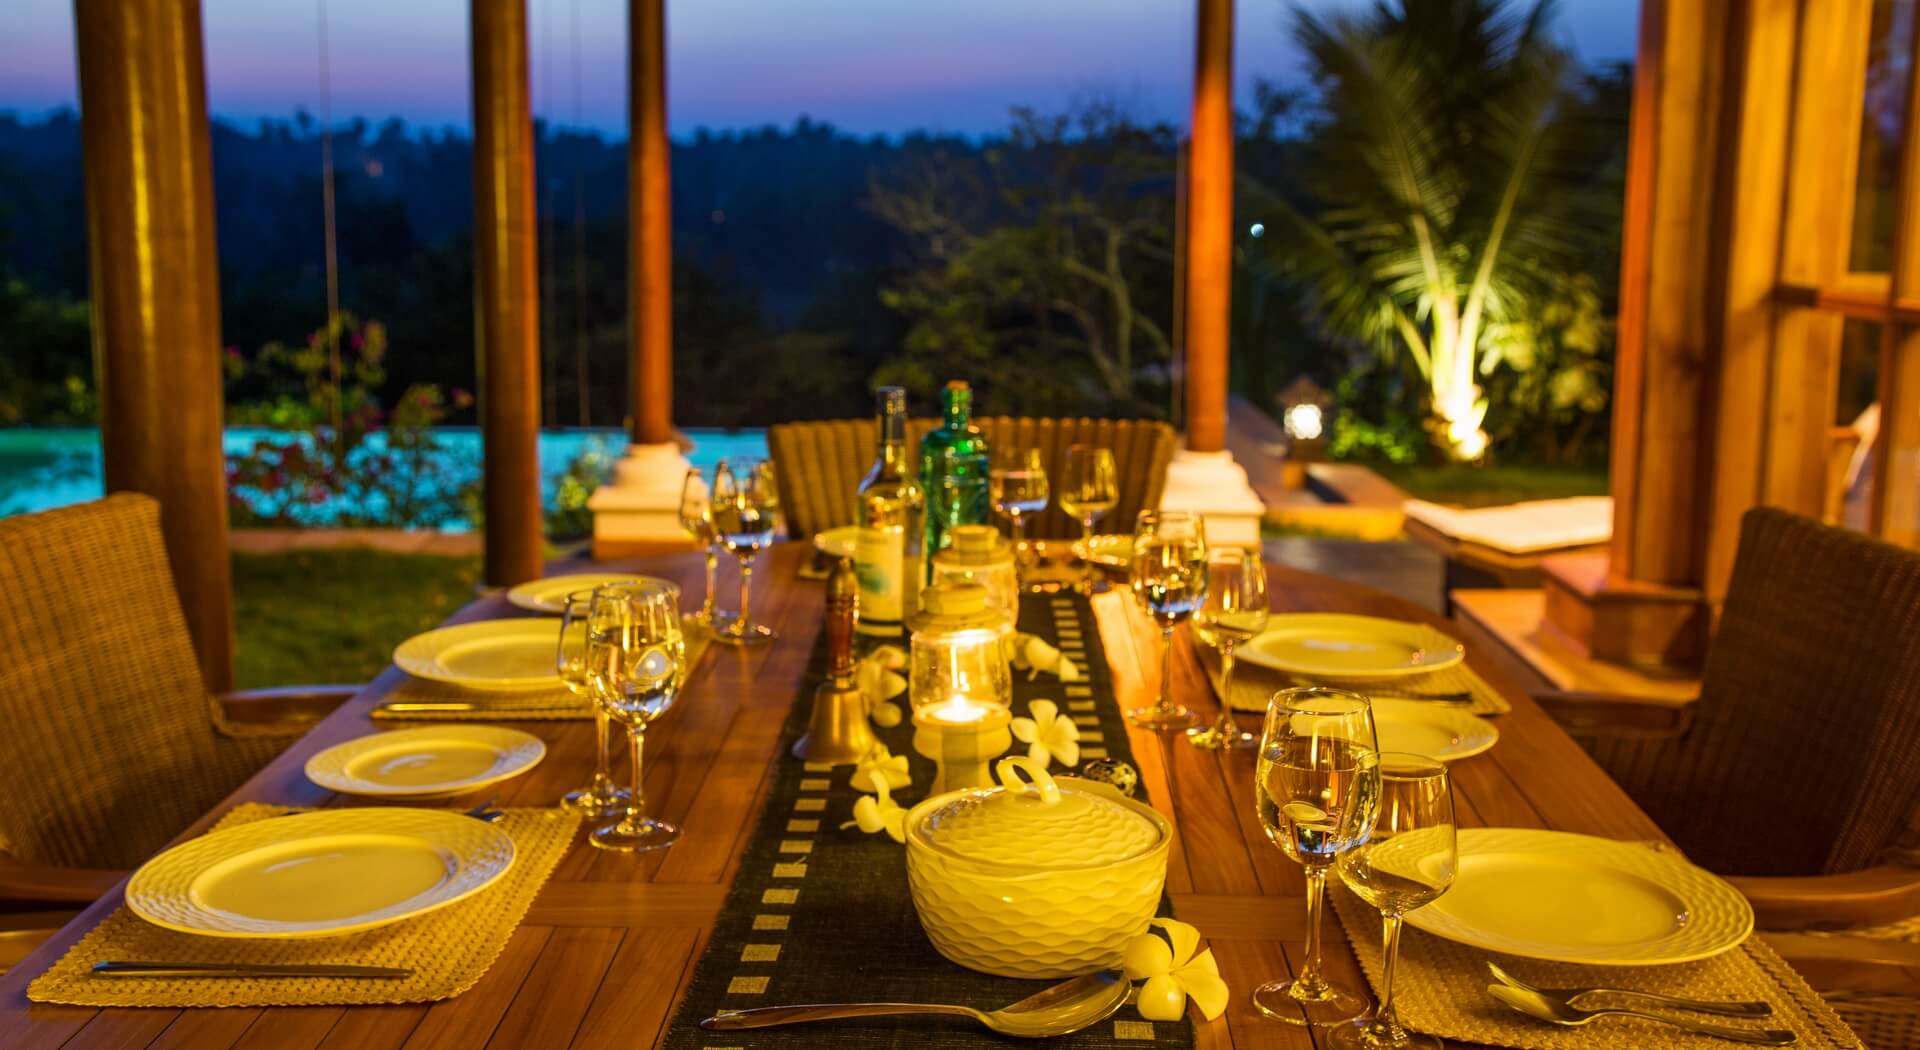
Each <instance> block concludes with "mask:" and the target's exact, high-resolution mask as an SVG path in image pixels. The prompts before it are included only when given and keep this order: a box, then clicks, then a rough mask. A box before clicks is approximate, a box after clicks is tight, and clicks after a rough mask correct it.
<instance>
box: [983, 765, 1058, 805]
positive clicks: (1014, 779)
mask: <svg viewBox="0 0 1920 1050" xmlns="http://www.w3.org/2000/svg"><path fill="white" fill-rule="evenodd" d="M1016 770H1026V773H1027V779H1028V780H1031V781H1032V782H1033V786H1034V787H1036V788H1038V789H1040V801H1041V802H1044V803H1046V804H1047V805H1049V806H1057V805H1059V804H1060V785H1059V784H1056V783H1054V780H1053V777H1052V776H1051V775H1049V774H1048V773H1047V770H1046V768H1045V767H1044V766H1042V765H1041V764H1040V763H1038V762H1035V761H1034V760H1033V759H1031V758H1028V757H1027V756H1025V755H1011V756H1009V757H1007V758H1003V759H1001V760H1000V761H999V762H996V763H994V767H993V775H994V776H995V777H997V778H999V780H1000V786H1001V787H1004V788H1006V789H1007V793H1008V794H1010V795H1017V794H1020V793H1022V792H1024V791H1026V789H1027V785H1026V784H1024V783H1021V781H1020V777H1019V774H1018V773H1016V772H1015V771H1016Z"/></svg>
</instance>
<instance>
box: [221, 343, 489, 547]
mask: <svg viewBox="0 0 1920 1050" xmlns="http://www.w3.org/2000/svg"><path fill="white" fill-rule="evenodd" d="M330 340H337V341H338V346H339V348H340V356H341V369H340V375H339V377H338V381H336V380H335V377H334V375H333V369H332V368H331V366H330V362H329V357H330V355H329V353H328V347H329V341H330ZM386 350H387V332H386V328H385V326H383V325H381V324H380V322H378V321H367V322H361V321H359V320H357V319H356V318H354V317H353V316H352V315H351V314H346V313H341V314H338V315H336V316H335V317H334V318H333V320H332V321H331V323H330V327H328V328H322V329H320V330H319V331H317V332H314V333H313V334H312V335H310V336H308V337H307V341H306V343H305V345H303V346H295V347H288V346H285V345H283V344H281V343H268V344H267V345H266V346H264V347H262V348H261V350H260V352H259V353H258V354H256V355H254V357H253V358H252V359H251V360H249V359H248V358H247V357H246V356H245V355H243V354H241V353H240V351H239V350H238V349H236V348H232V347H229V348H228V349H227V355H226V371H227V381H228V383H229V384H230V385H238V384H242V383H244V384H247V385H249V386H254V387H264V388H266V389H267V390H268V391H270V396H269V397H268V398H266V399H265V400H260V401H252V402H248V403H245V404H234V405H232V406H231V407H230V408H229V411H228V422H229V423H231V424H235V425H240V426H256V427H266V428H268V429H270V430H271V431H272V433H271V434H270V435H268V436H265V437H262V438H259V439H257V440H255V441H254V442H253V444H252V446H251V447H250V448H247V449H246V450H244V451H240V452H230V453H229V454H228V456H227V496H228V501H229V504H230V506H231V512H232V518H233V523H234V524H235V525H243V526H245V525H267V526H315V525H338V526H385V527H399V528H409V527H424V526H431V525H436V524H439V523H441V522H444V521H446V520H448V519H449V518H454V517H457V516H459V514H460V508H461V497H462V492H463V490H464V489H466V488H468V487H470V486H472V485H473V484H475V476H476V470H475V469H474V467H473V465H471V464H466V465H462V464H453V463H449V462H448V457H447V455H446V451H445V449H444V448H442V447H441V445H440V444H439V442H438V441H436V440H435V438H434V433H433V428H434V427H435V426H436V425H437V424H439V423H441V422H442V421H444V420H445V419H446V418H447V416H448V415H449V414H450V413H452V412H454V411H457V410H460V409H464V408H466V407H467V406H469V405H471V404H472V403H473V398H472V397H471V395H469V394H468V393H467V392H466V391H464V390H455V391H453V393H452V394H451V395H448V394H445V393H442V392H441V390H440V388H439V387H437V386H435V385H433V384H430V383H416V384H414V385H412V386H410V387H408V388H407V389H406V390H405V391H403V392H402V393H401V394H400V397H399V398H398V400H396V401H395V403H394V404H393V405H392V406H391V407H388V406H386V405H383V404H382V403H381V400H380V394H379V390H380V386H381V384H382V383H383V382H385V380H386V370H385V367H384V365H383V363H382V361H383V359H384V357H385V356H386Z"/></svg>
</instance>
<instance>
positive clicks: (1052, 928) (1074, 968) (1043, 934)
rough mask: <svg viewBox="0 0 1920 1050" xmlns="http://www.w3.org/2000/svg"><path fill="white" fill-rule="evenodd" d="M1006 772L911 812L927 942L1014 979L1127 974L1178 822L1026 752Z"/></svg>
mask: <svg viewBox="0 0 1920 1050" xmlns="http://www.w3.org/2000/svg"><path fill="white" fill-rule="evenodd" d="M1016 771H1024V772H1025V773H1026V774H1027V776H1028V778H1030V779H1031V781H1032V783H1026V782H1024V781H1022V780H1021V779H1020V777H1019V776H1018V773H1017V772H1016ZM995 775H996V776H997V777H998V778H999V780H1000V786H999V787H991V788H968V789H965V790H961V791H949V792H947V793H946V794H943V795H935V796H933V797H932V798H929V799H927V800H926V801H924V802H922V803H920V804H919V805H917V806H915V807H913V809H912V811H911V812H909V813H908V814H907V820H906V831H907V882H908V886H909V888H910V889H911V891H912V893H913V906H914V909H915V910H916V911H918V912H919V914H920V925H921V927H922V928H923V929H925V930H926V931H927V938H928V939H929V940H931V941H932V942H933V946H934V947H935V948H938V949H939V950H940V954H942V955H944V956H946V957H947V958H949V959H952V960H953V961H954V962H957V963H959V964H960V965H962V966H966V967H969V968H971V969H975V970H980V971H983V972H986V973H991V974H998V975H1000V976H1003V977H1026V978H1050V977H1070V976H1074V975H1076V974H1084V973H1091V972H1093V971H1095V970H1100V969H1107V968H1118V967H1119V965H1120V956H1121V953H1122V952H1123V951H1125V949H1126V946H1127V941H1128V940H1129V939H1131V938H1133V937H1134V936H1136V935H1137V934H1139V933H1140V932H1141V931H1143V930H1145V929H1146V928H1147V920H1148V919H1151V918H1152V917H1153V914H1154V912H1155V911H1156V910H1157V909H1158V908H1159V905H1160V891H1161V888H1162V887H1163V886H1164V885H1165V884H1166V881H1167V851H1168V850H1169V849H1170V848H1171V847H1172V845H1173V829H1172V827H1171V826H1170V825H1169V824H1168V823H1167V820H1166V818H1165V817H1162V816H1161V815H1160V814H1159V813H1157V812H1155V811H1154V810H1153V808H1152V807H1150V806H1147V805H1144V804H1142V803H1139V802H1135V801H1134V800H1133V799H1130V798H1128V797H1126V796H1125V795H1122V794H1121V793H1120V792H1119V791H1117V790H1115V789H1114V788H1112V787H1110V786H1109V785H1106V784H1100V783H1095V782H1093V781H1090V780H1082V779H1079V778H1077V777H1065V778H1062V779H1060V780H1055V779H1054V778H1053V777H1051V776H1048V775H1047V772H1046V771H1045V770H1044V769H1042V768H1040V767H1039V766H1038V765H1037V764H1036V763H1034V762H1032V761H1031V760H1029V759H1027V758H1025V757H1013V758H1003V759H1001V760H1000V762H999V763H998V764H997V765H996V767H995Z"/></svg>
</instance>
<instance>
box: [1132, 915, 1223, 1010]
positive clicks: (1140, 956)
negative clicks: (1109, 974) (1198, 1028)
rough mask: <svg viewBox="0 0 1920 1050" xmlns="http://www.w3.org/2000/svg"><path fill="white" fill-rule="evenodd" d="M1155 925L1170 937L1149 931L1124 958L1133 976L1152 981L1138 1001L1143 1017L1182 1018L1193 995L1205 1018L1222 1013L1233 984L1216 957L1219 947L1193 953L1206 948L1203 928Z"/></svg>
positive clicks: (1173, 923)
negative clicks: (1225, 977)
mask: <svg viewBox="0 0 1920 1050" xmlns="http://www.w3.org/2000/svg"><path fill="white" fill-rule="evenodd" d="M1152 925H1154V926H1158V927H1160V929H1162V930H1164V931H1166V937H1165V938H1164V939H1162V938H1160V937H1156V936H1154V934H1153V931H1152V930H1148V931H1147V932H1146V933H1143V934H1141V935H1140V936H1138V937H1135V938H1134V939H1133V940H1131V941H1128V942H1127V950H1126V953H1125V954H1124V955H1122V956H1121V965H1122V966H1123V967H1125V969H1126V971H1127V980H1129V981H1141V980H1144V981H1146V982H1147V983H1145V984H1143V985H1141V986H1140V994H1139V999H1138V1001H1137V1003H1136V1008H1137V1009H1138V1010H1139V1011H1140V1016H1141V1017H1144V1018H1146V1019H1147V1020H1149V1021H1178V1020H1179V1019H1180V1018H1181V1017H1183V1016H1185V1014H1186V1012H1187V999H1188V998H1189V997H1191V998H1192V999H1193V1005H1195V1006H1198V1007H1199V1008H1200V1016H1202V1017H1204V1018H1206V1019H1207V1020H1209V1021H1211V1020H1213V1019H1214V1018H1216V1017H1218V1016H1220V1014H1221V1013H1222V1012H1223V1011H1225V1010H1226V1008H1227V982H1226V981H1224V980H1222V979H1221V977H1220V967H1219V964H1217V963H1215V962H1214V961H1213V949H1211V948H1209V949H1207V950H1206V951H1204V952H1201V953H1200V954H1199V955H1195V954H1194V953H1193V950H1194V949H1195V948H1198V947H1199V946H1200V931H1199V930H1196V929H1194V928H1193V927H1191V926H1189V925H1187V924H1186V923H1184V922H1179V921H1177V920H1174V919H1155V920H1153V923H1152Z"/></svg>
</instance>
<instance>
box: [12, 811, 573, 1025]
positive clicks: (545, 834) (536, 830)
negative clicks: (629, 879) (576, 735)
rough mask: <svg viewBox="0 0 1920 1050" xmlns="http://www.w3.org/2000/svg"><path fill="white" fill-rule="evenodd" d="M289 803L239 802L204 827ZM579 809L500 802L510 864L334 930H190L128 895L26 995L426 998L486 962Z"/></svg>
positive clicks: (266, 814)
mask: <svg viewBox="0 0 1920 1050" xmlns="http://www.w3.org/2000/svg"><path fill="white" fill-rule="evenodd" d="M293 812H298V811H297V810H292V809H288V808H286V807H283V806H268V805H262V804H260V803H252V802H249V803H244V804H242V805H239V806H235V807H234V808H233V811H232V812H230V813H228V814H227V815H226V816H225V817H223V818H221V820H220V822H219V823H218V824H216V825H214V830H216V831H217V830H219V829H221V828H228V827H233V826H235V825H239V824H247V823H251V822H253V821H256V820H266V819H268V818H271V817H278V816H283V815H285V814H287V813H293ZM579 825H580V818H579V817H578V816H575V815H574V814H571V813H565V812H562V811H560V810H553V809H510V810H507V812H506V815H505V816H503V817H501V818H500V820H499V822H498V824H497V826H498V827H499V828H500V829H501V830H503V831H505V832H506V833H507V834H508V835H511V836H512V837H513V847H514V858H513V866H512V867H511V868H509V869H508V870H507V873H506V874H505V875H502V876H501V877H500V880H499V881H498V882H496V883H494V884H493V885H492V886H489V887H487V888H486V889H484V890H482V891H480V892H479V893H476V894H474V895H473V896H472V897H469V898H467V899H466V900H463V901H459V902H456V903H454V904H450V905H448V906H446V907H444V908H441V909H439V910H437V911H433V912H429V913H428V914H426V915H422V916H420V917H419V918H416V919H408V920H406V921H403V922H396V923H394V924H393V925H391V926H383V927H380V928H379V929H375V930H366V931H363V932H360V933H354V934H347V935H344V936H340V937H321V938H314V939H311V940H252V939H238V938H226V937H196V936H194V935H192V934H186V933H176V932H174V931H172V930H164V929H161V928H160V927H158V926H155V925H152V924H151V923H149V922H147V921H146V920H145V919H142V918H140V917H139V916H137V915H135V914H133V912H131V911H129V910H128V909H127V907H126V905H124V904H123V905H121V906H120V907H118V908H115V909H114V910H113V913H112V914H110V915H108V916H107V917H106V918H105V919H103V920H101V922H100V925H98V926H95V927H94V928H93V929H92V930H91V931H89V932H88V933H87V935H86V936H85V937H82V938H81V939H80V941H79V943H77V944H75V945H74V946H73V947H72V948H70V949H68V951H67V953H66V954H65V955H63V956H61V958H60V961H59V962H56V963H54V964H53V966H52V967H51V968H49V969H48V970H47V972H46V973H43V974H41V975H40V976H39V977H37V978H35V979H34V981H33V983H32V984H30V985H28V986H27V998H29V999H31V1000H33V1001H35V1002H42V1003H68V1004H71V1005H74V1006H163V1007H187V1006H361V1005H366V1004H370V1003H424V1002H432V1001H433V1000H436V999H446V998H450V997H452V996H455V995H459V994H460V993H461V992H464V991H466V990H467V989H468V988H471V987H472V986H473V984H474V982H475V981H478V980H479V979H480V976H481V975H482V974H484V973H486V972H487V967H489V966H492V965H493V961H494V959H496V958H498V957H499V955H500V951H501V949H503V948H505V947H506V946H507V938H509V937H511V936H512V935H513V931H514V928H515V927H517V926H519V925H520V920H521V919H522V918H524V917H525V916H526V914H527V909H528V908H529V907H531V906H532V905H533V898H534V897H535V895H537V894H538V893H539V892H540V887H541V886H542V885H543V884H545V883H546V881H547V876H548V875H551V874H552V873H553V869H554V866H555V865H556V864H558V863H560V858H561V856H562V855H564V854H565V853H566V852H567V847H569V846H570V845H572V844H573V836H574V831H575V830H576V829H577V828H578V827H579ZM107 959H153V960H166V961H168V962H173V961H181V962H208V963H243V964H246V963H266V964H275V965H280V964H286V965H301V964H313V965H319V964H336V965H353V966H401V967H410V968H412V970H413V976H411V977H405V978H401V979H399V980H352V979H341V978H321V979H314V978H257V979H256V978H231V979H228V978H221V979H219V980H207V979H199V980H171V979H165V978H151V979H149V978H129V977H94V976H92V975H91V974H90V973H89V972H88V971H89V970H90V969H91V968H92V967H93V964H94V963H96V962H101V961H104V960H107Z"/></svg>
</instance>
